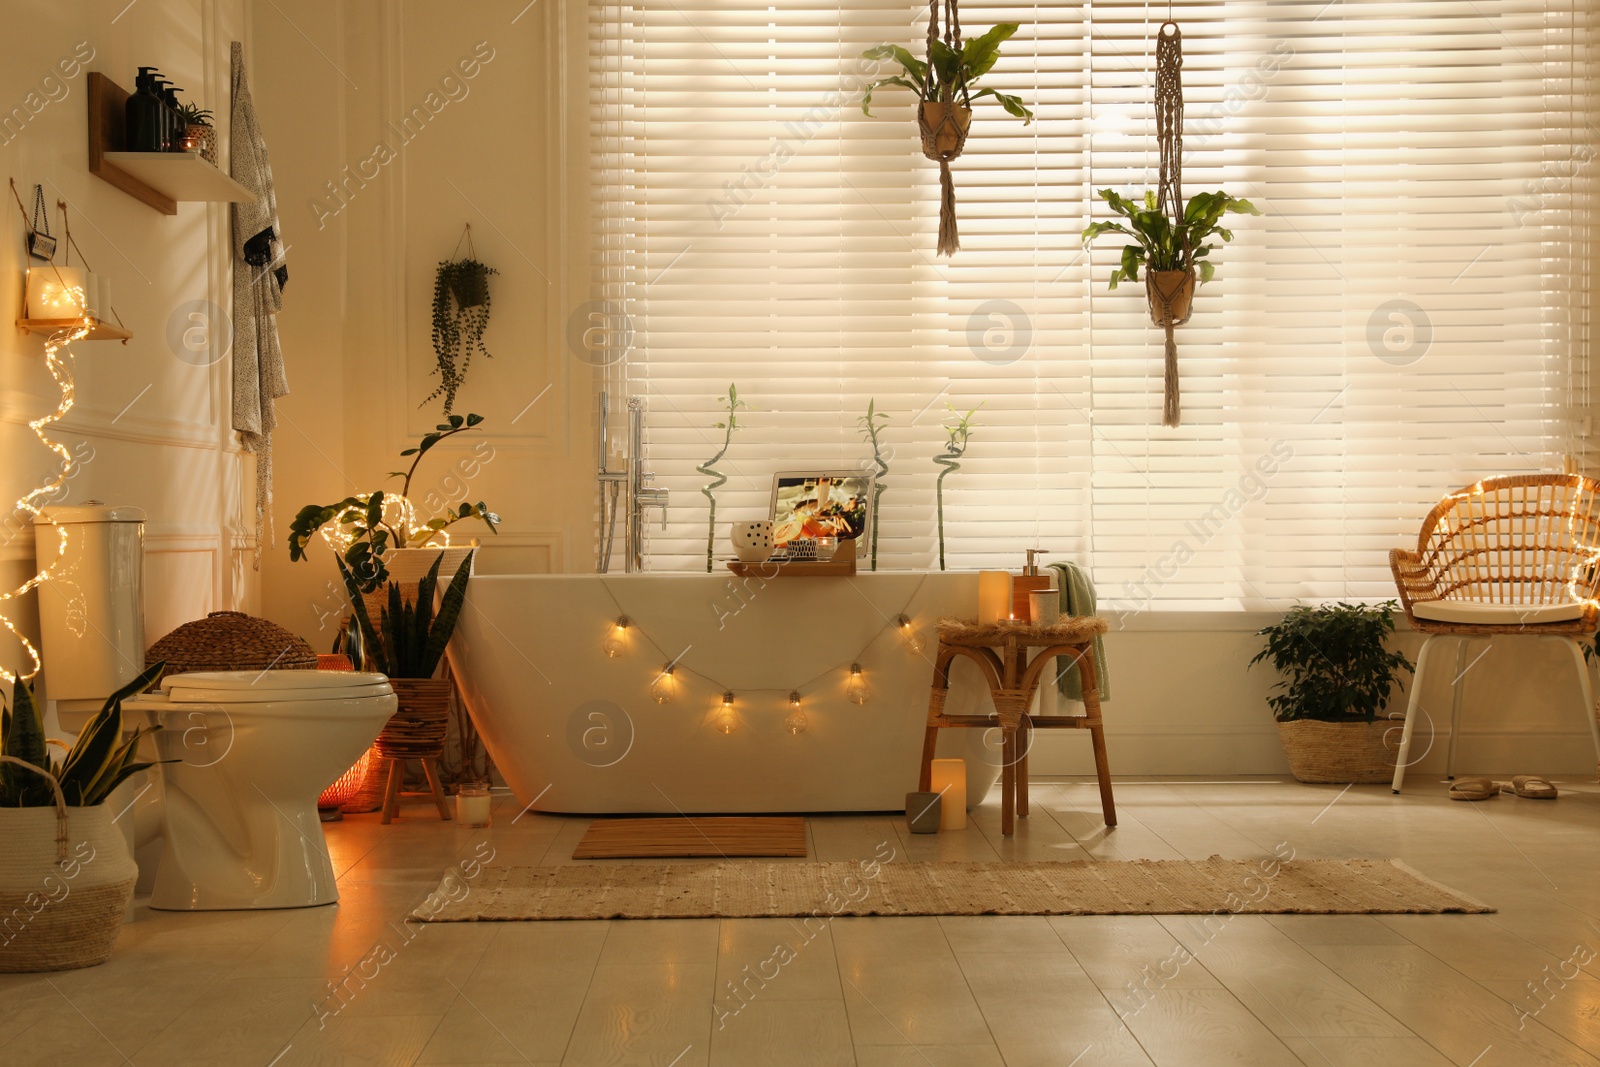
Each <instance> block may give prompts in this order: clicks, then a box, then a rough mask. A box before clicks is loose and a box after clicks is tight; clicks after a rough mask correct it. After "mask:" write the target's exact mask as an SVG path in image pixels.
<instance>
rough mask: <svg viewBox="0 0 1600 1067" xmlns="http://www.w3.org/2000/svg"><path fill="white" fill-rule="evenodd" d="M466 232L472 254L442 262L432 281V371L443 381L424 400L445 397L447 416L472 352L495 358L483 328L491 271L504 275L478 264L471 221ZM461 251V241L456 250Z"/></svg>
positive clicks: (487, 315) (466, 239)
mask: <svg viewBox="0 0 1600 1067" xmlns="http://www.w3.org/2000/svg"><path fill="white" fill-rule="evenodd" d="M461 236H462V240H464V241H465V242H466V243H467V257H466V258H465V259H447V260H442V261H440V263H439V269H438V271H437V273H435V275H434V279H433V354H434V358H435V360H436V361H437V362H436V364H435V366H434V369H433V373H435V374H437V375H438V376H439V384H438V385H437V386H436V387H435V388H434V390H433V392H431V393H429V394H428V395H427V397H426V399H424V400H423V401H422V403H423V404H427V403H429V402H430V401H432V400H436V399H438V398H439V397H440V396H443V397H444V413H445V414H446V415H449V414H450V409H451V407H452V406H453V405H454V404H455V401H456V391H457V390H459V389H460V388H461V386H462V385H463V384H464V383H465V382H466V380H467V368H468V366H469V365H471V363H472V356H473V353H475V352H481V353H482V354H483V356H484V358H486V359H487V358H491V357H490V353H489V350H488V348H486V347H485V346H484V343H483V334H484V331H485V330H487V329H488V328H489V275H491V274H498V273H500V272H499V271H497V270H495V269H494V268H493V267H489V266H485V265H484V264H482V263H480V262H478V258H477V250H476V249H474V248H473V247H472V224H471V223H468V224H467V228H466V230H465V232H463V233H462V235H461ZM460 252H461V243H460V242H459V241H458V242H457V243H456V251H455V253H453V254H456V255H459V254H460ZM418 406H419V407H420V406H421V405H418Z"/></svg>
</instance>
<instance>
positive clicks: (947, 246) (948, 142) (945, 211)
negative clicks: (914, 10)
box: [917, 0, 972, 256]
mask: <svg viewBox="0 0 1600 1067" xmlns="http://www.w3.org/2000/svg"><path fill="white" fill-rule="evenodd" d="M938 42H939V0H929V4H928V66H927V72H928V73H927V77H926V78H925V79H923V90H922V104H921V106H920V107H918V108H917V129H918V130H919V131H920V132H921V133H922V154H923V155H925V156H927V157H928V158H929V159H931V160H933V161H934V162H935V163H937V164H939V255H941V256H949V255H953V254H955V252H956V251H957V250H958V249H960V247H961V234H960V233H959V232H958V231H957V229H956V183H955V181H954V180H953V179H952V178H951V177H950V164H951V163H953V162H955V160H957V159H959V158H960V157H961V150H962V149H963V148H965V147H966V146H967V133H968V131H970V130H971V129H972V98H971V97H970V96H969V95H968V93H967V76H966V71H965V70H964V69H963V68H962V67H961V66H959V65H958V66H957V68H956V69H957V74H956V85H955V90H954V91H953V92H952V91H949V90H946V89H944V87H942V86H941V85H940V84H939V81H938V78H939V64H938V63H937V62H936V57H935V55H934V49H935V46H936V45H937V44H938ZM944 43H945V45H946V46H947V47H948V48H949V49H950V50H951V51H952V52H954V53H955V54H956V55H960V54H961V19H960V16H959V15H958V14H957V13H956V0H945V22H944ZM957 93H959V94H960V96H961V102H960V103H957V102H956V99H955V98H956V94H957ZM930 97H932V99H930Z"/></svg>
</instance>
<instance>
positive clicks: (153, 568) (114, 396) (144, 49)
mask: <svg viewBox="0 0 1600 1067" xmlns="http://www.w3.org/2000/svg"><path fill="white" fill-rule="evenodd" d="M244 7H245V5H244V0H162V2H161V3H143V4H136V5H131V6H130V5H128V4H127V2H126V0H104V2H100V0H94V2H89V0H76V2H74V3H70V4H64V3H43V2H35V3H26V4H11V5H9V9H8V10H7V12H6V16H7V18H6V21H7V25H8V29H7V32H6V33H5V34H4V35H3V36H0V120H6V119H9V122H8V124H7V125H6V126H5V128H4V132H3V134H0V173H3V174H5V175H6V176H8V177H11V178H13V179H15V181H16V183H17V186H18V189H19V191H20V192H21V194H22V196H23V198H24V199H25V200H26V201H29V209H30V214H31V208H32V204H31V197H32V190H33V186H34V184H35V183H42V184H43V185H44V191H45V197H46V202H47V203H48V204H49V205H50V208H51V211H52V225H53V226H55V227H56V235H57V236H58V237H60V236H61V232H60V229H59V217H58V216H57V215H56V214H55V203H56V201H57V200H66V201H67V202H68V203H69V204H70V210H71V221H72V232H73V236H74V237H75V238H76V240H77V243H78V244H79V246H80V247H81V248H82V251H83V254H84V255H85V256H87V257H88V260H89V262H90V264H91V265H92V266H93V268H94V270H95V271H96V273H98V274H102V275H104V276H107V277H109V278H110V280H111V283H112V286H113V297H112V303H113V306H114V307H115V308H116V310H117V312H118V313H119V314H120V315H121V318H122V321H123V323H124V324H126V325H127V327H128V328H129V329H130V330H132V332H133V335H134V336H133V340H132V341H131V342H129V343H128V344H127V345H121V344H117V343H115V342H107V341H98V342H87V341H83V342H79V343H78V344H77V345H76V346H74V351H75V353H76V360H75V361H74V368H73V374H74V377H75V379H76V406H75V407H74V409H73V411H72V413H71V415H70V416H69V417H68V418H67V419H66V420H65V421H64V422H63V423H62V424H60V426H59V427H58V428H56V429H55V430H53V431H51V433H52V436H53V437H54V439H56V440H59V441H61V442H62V443H64V444H66V445H67V446H68V447H69V448H70V449H72V450H73V452H74V453H75V454H76V455H78V456H79V457H80V459H81V460H82V465H81V468H80V470H79V471H78V473H77V474H76V475H75V476H74V477H73V478H72V479H71V480H70V482H69V483H68V484H67V487H66V493H65V495H64V496H62V497H59V498H58V501H61V502H80V501H83V500H86V499H90V498H96V499H101V500H105V501H108V502H111V503H117V504H128V505H135V506H138V507H141V508H143V509H145V511H146V512H148V513H149V518H150V522H149V525H148V527H147V531H146V536H147V542H146V546H147V547H146V551H147V555H146V576H147V583H148V589H149V597H148V600H147V603H146V629H147V636H148V639H149V640H151V641H154V640H155V639H156V638H158V637H160V636H161V635H163V634H165V633H166V632H167V631H168V630H170V629H172V628H173V627H174V626H176V625H178V624H179V623H182V622H185V621H188V620H190V619H193V618H197V617H199V616H201V615H204V614H205V613H206V612H207V611H212V610H217V609H221V608H242V609H246V610H252V609H254V608H255V594H254V588H255V582H254V579H253V576H252V574H251V572H250V541H249V538H250V534H251V528H250V522H251V520H250V518H249V505H248V500H247V499H246V498H247V496H248V494H249V493H250V484H249V481H248V478H247V477H246V475H245V471H246V468H245V465H244V464H243V463H242V462H241V459H240V455H239V453H238V451H237V449H236V447H235V445H234V443H233V434H232V433H231V432H230V431H229V429H228V421H229V420H228V392H227V390H228V377H227V375H228V364H227V362H226V361H223V362H221V363H219V364H217V365H215V366H210V367H202V366H196V365H194V363H193V362H185V361H183V360H180V359H179V358H178V357H177V355H176V354H175V351H174V348H173V346H172V345H171V344H170V343H169V341H168V327H169V322H170V321H171V320H172V319H173V317H174V316H175V315H176V316H177V317H178V320H179V321H183V312H184V310H185V305H188V304H190V303H192V302H195V301H209V302H210V303H211V304H213V305H215V306H217V307H218V308H219V309H226V308H227V307H228V306H229V303H230V298H229V295H228V294H229V289H228V286H229V277H230V276H229V274H228V248H227V236H228V226H229V216H228V209H227V208H226V206H224V205H205V204H183V205H180V206H179V208H178V214H177V215H176V216H166V215H162V214H160V213H159V212H157V211H154V210H152V209H151V208H149V207H147V206H146V205H145V204H143V203H142V202H140V201H137V200H135V199H133V198H132V197H130V196H128V195H127V194H125V193H123V192H121V191H119V190H118V189H115V188H113V187H112V186H110V185H108V184H107V183H105V182H103V181H101V180H100V179H99V178H97V177H94V176H92V175H91V174H89V172H88V147H87V145H88V141H87V106H86V100H87V93H86V89H85V83H86V74H87V72H88V71H90V70H97V71H100V72H102V73H104V74H106V75H107V76H109V77H110V78H111V79H112V80H113V81H115V82H117V83H118V84H119V85H121V86H123V87H124V88H126V89H132V87H133V77H134V73H135V68H136V67H138V66H140V65H154V66H159V67H160V68H162V70H163V71H165V72H166V73H167V74H168V75H169V76H170V77H171V78H172V79H173V80H174V81H175V82H177V83H178V84H179V85H181V86H183V87H184V88H185V89H186V90H188V92H187V93H186V94H185V96H186V97H187V98H188V99H192V100H196V101H198V102H199V103H200V104H201V106H202V107H206V108H210V109H211V110H213V111H215V112H216V113H217V121H218V122H219V123H220V125H221V127H222V130H221V132H222V133H223V134H224V140H225V135H226V125H227V116H228V99H229V93H228V84H229V70H228V49H229V43H230V42H231V41H233V40H235V39H244V40H248V38H247V34H248V30H249V27H248V23H247V20H246V18H245V14H244ZM125 8H126V10H124V9H125ZM75 53H77V54H80V55H84V56H92V58H90V59H88V61H87V62H85V63H83V64H81V69H77V70H76V71H73V70H72V64H71V63H68V64H67V65H66V66H65V67H63V66H61V65H60V64H61V61H64V60H71V59H72V58H73V57H74V54H75ZM63 71H71V72H72V73H71V76H70V77H69V76H66V75H65V74H64V73H63ZM24 116H25V117H24ZM5 195H6V198H7V203H6V205H5V208H4V211H3V217H4V220H5V221H4V223H3V225H0V237H3V239H0V307H4V308H6V309H7V311H6V315H7V318H8V319H15V318H18V317H20V315H21V308H22V285H23V270H24V268H25V266H26V264H25V257H24V253H23V224H22V220H21V218H20V217H19V214H18V212H17V209H16V206H15V204H13V203H11V202H10V193H9V190H7V191H6V194H5ZM59 258H60V254H59V253H58V261H59ZM78 261H79V260H78V256H77V255H76V254H74V255H73V258H72V262H73V263H74V264H76V263H77V262H78ZM60 398H61V393H60V391H59V390H58V389H57V388H56V387H55V385H54V384H53V383H52V382H51V380H50V377H49V375H48V373H47V371H46V367H45V358H44V339H43V338H42V337H38V336H34V335H29V334H24V333H22V332H21V331H18V330H14V329H12V328H11V327H10V323H9V321H8V322H7V323H6V326H5V328H4V329H3V330H0V500H3V501H7V502H9V501H13V500H16V499H18V498H19V497H21V496H23V495H24V494H26V493H27V492H29V491H30V490H31V489H33V488H35V487H37V486H39V485H41V484H44V483H45V482H47V481H48V480H49V479H50V478H53V477H54V476H55V474H56V471H57V466H58V465H57V464H56V462H55V458H54V456H52V455H51V454H50V453H49V452H48V451H46V450H45V449H44V447H43V446H41V445H40V444H39V442H38V441H37V439H35V438H34V436H33V434H32V432H31V431H30V430H29V429H28V427H27V422H28V420H30V419H35V418H38V417H40V416H41V415H45V414H47V413H49V412H50V411H53V410H54V409H55V407H56V405H57V403H58V402H59V401H60ZM3 506H4V507H5V510H6V512H7V514H8V519H7V521H6V522H5V523H4V525H3V527H0V578H3V579H4V584H5V586H6V588H11V587H14V586H15V585H16V584H17V582H18V581H19V580H21V579H24V578H26V577H27V576H29V575H31V574H32V573H33V566H32V564H33V535H32V530H31V528H30V527H29V524H28V516H27V515H26V513H23V512H15V511H12V509H11V508H10V506H9V504H7V505H3ZM11 607H14V608H15V610H14V611H12V610H10V608H11ZM7 610H8V613H10V614H12V615H13V617H14V618H16V620H17V621H18V622H19V624H21V625H22V627H23V629H24V631H25V632H27V633H28V634H29V635H30V636H36V633H37V631H36V620H37V608H36V604H35V601H34V595H33V594H30V595H29V596H28V597H27V598H26V599H25V600H23V601H22V602H20V603H16V604H14V605H11V606H9V607H8V609H7ZM47 659H48V655H47ZM0 662H3V663H4V664H5V665H6V666H7V667H9V668H12V669H15V668H16V667H17V666H18V665H19V664H20V663H22V662H23V657H22V653H21V649H20V647H19V646H18V645H17V644H16V643H15V642H14V641H12V640H10V639H6V640H3V641H0ZM48 673H49V667H48V664H47V666H46V668H45V676H44V678H43V684H44V688H45V689H46V690H48Z"/></svg>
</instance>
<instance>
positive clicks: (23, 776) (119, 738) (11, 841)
mask: <svg viewBox="0 0 1600 1067" xmlns="http://www.w3.org/2000/svg"><path fill="white" fill-rule="evenodd" d="M165 666H166V664H164V663H156V664H153V665H151V666H150V667H149V668H147V669H146V670H145V672H144V673H143V674H141V675H139V676H138V677H137V678H135V679H134V680H133V681H131V682H129V683H128V684H127V685H125V686H123V687H122V688H121V689H119V690H117V691H116V692H115V693H113V694H111V696H109V697H108V698H106V702H105V706H104V707H102V708H101V709H100V712H99V714H97V715H96V716H95V717H94V719H93V720H92V721H91V722H90V723H89V725H88V726H87V727H86V728H85V729H84V731H83V733H81V734H80V735H79V736H78V739H77V741H76V742H74V743H73V744H72V745H71V746H67V745H64V744H62V743H61V742H59V741H48V740H46V738H45V734H44V721H43V717H42V716H41V715H40V714H39V708H38V705H37V704H35V702H34V699H33V691H32V690H31V689H29V688H28V683H27V682H25V681H23V680H21V679H18V681H17V683H16V686H15V688H14V690H13V692H12V704H13V706H12V707H7V708H5V709H4V711H3V712H0V842H4V846H3V847H0V916H4V920H5V921H4V922H3V923H0V972H17V971H61V970H69V969H72V968H76V967H93V966H95V965H96V964H100V963H104V962H105V961H106V960H107V959H109V958H110V957H111V946H112V945H113V944H114V943H115V942H116V939H117V934H118V933H119V932H120V931H121V929H122V921H123V915H124V913H125V912H126V910H127V907H128V901H129V900H130V899H132V897H133V884H134V882H135V881H136V880H137V878H138V874H139V869H138V867H137V866H136V865H135V864H134V862H133V857H132V856H131V855H130V854H129V852H128V845H127V841H126V839H125V838H124V837H123V834H122V830H121V829H120V828H118V827H117V826H116V825H115V817H114V816H113V814H112V812H111V810H110V807H109V806H108V805H107V804H106V799H107V798H108V797H109V796H110V795H111V791H112V790H114V789H116V788H117V786H119V785H121V784H122V783H123V782H124V781H126V780H127V779H128V778H129V777H130V776H132V775H134V774H137V773H138V772H140V771H142V770H145V769H146V768H148V767H151V766H154V764H152V763H141V762H139V758H138V749H139V742H140V740H141V739H142V738H143V737H145V736H146V735H147V734H151V733H154V732H155V731H157V730H159V729H160V727H159V726H153V727H140V728H139V729H136V730H134V731H133V733H132V734H131V735H129V736H127V737H124V736H123V732H122V701H123V700H125V699H126V698H128V697H130V696H133V695H134V694H135V693H139V692H142V691H143V690H145V689H147V688H149V687H150V686H151V685H153V684H154V683H155V682H156V680H157V679H159V678H160V677H161V671H162V669H163V668H164V667H165ZM51 744H55V745H60V746H61V747H62V748H65V749H66V754H65V755H64V756H63V757H62V758H60V759H54V758H52V757H51V756H50V752H49V747H48V746H49V745H51Z"/></svg>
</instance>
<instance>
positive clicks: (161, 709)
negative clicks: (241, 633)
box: [122, 671, 396, 911]
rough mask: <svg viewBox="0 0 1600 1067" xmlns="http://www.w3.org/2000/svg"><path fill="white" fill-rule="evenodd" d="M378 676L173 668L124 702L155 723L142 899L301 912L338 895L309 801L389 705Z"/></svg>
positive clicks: (176, 907) (359, 747) (363, 744)
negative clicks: (157, 804)
mask: <svg viewBox="0 0 1600 1067" xmlns="http://www.w3.org/2000/svg"><path fill="white" fill-rule="evenodd" d="M395 705H396V701H395V696H394V692H393V690H392V689H391V688H390V687H389V682H388V679H386V678H385V677H384V676H383V675H381V674H361V673H356V672H351V671H220V672H196V673H189V674H177V675H173V676H172V677H170V678H166V679H163V680H162V683H161V692H160V693H149V694H143V695H141V696H138V697H135V698H133V699H130V700H127V701H124V702H123V705H122V706H123V710H124V713H125V714H126V715H127V716H129V719H130V723H131V722H132V721H139V720H141V719H142V720H143V721H144V722H145V723H147V724H148V725H151V726H160V727H161V728H162V729H161V730H160V731H159V732H157V733H156V734H155V735H154V736H153V738H152V743H153V745H154V748H155V753H154V758H157V759H161V760H171V761H173V762H169V763H163V764H162V765H161V766H159V767H156V768H155V769H154V773H155V776H156V786H157V788H158V789H159V790H160V792H161V801H162V814H161V832H162V838H163V844H162V850H161V860H160V865H159V866H158V868H157V870H156V877H155V885H154V889H153V891H152V894H151V898H150V906H151V907H152V908H158V909H162V910H168V911H212V910H231V909H246V908H302V907H311V906H314V905H318V904H331V903H333V902H334V901H336V900H338V899H339V889H338V885H337V884H336V883H335V881H334V874H333V863H332V861H331V860H330V859H329V857H328V846H327V842H326V841H325V840H324V838H323V836H322V823H321V822H320V821H319V820H318V818H317V797H318V795H319V794H321V792H322V791H323V790H324V789H326V788H327V787H328V786H329V785H331V784H332V783H333V781H334V780H335V779H336V778H338V777H339V775H340V774H342V773H344V772H345V771H346V770H347V769H348V768H349V767H350V765H351V764H352V763H354V762H355V761H356V759H357V758H358V757H359V756H360V755H361V753H362V752H363V751H365V750H366V748H367V746H369V745H371V744H372V742H373V741H374V740H375V739H376V738H377V736H378V733H379V731H381V730H382V729H383V725H384V723H385V722H386V721H387V720H388V719H389V717H390V716H391V715H393V714H394V711H395Z"/></svg>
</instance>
